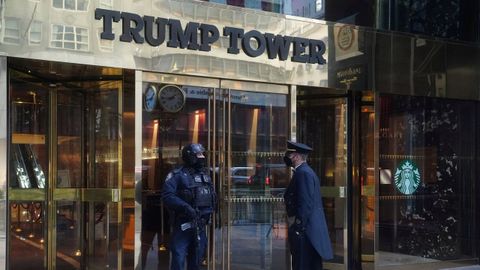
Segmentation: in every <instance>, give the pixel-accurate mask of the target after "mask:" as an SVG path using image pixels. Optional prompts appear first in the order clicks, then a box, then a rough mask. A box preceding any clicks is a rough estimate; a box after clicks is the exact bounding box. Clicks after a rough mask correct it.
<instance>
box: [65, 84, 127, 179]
mask: <svg viewBox="0 0 480 270" xmlns="http://www.w3.org/2000/svg"><path fill="white" fill-rule="evenodd" d="M119 86H120V83H118V82H109V83H105V84H103V85H102V90H100V91H71V90H68V89H65V91H58V95H57V96H58V97H57V99H58V105H57V111H58V112H59V114H58V116H57V119H58V120H57V136H58V145H57V149H58V165H57V166H58V171H57V187H63V188H69V187H95V188H115V187H117V186H118V133H119V122H118V121H119V120H118V117H119V113H118V101H117V97H118V87H119ZM89 161H94V162H89ZM85 168H87V169H86V170H85Z"/></svg>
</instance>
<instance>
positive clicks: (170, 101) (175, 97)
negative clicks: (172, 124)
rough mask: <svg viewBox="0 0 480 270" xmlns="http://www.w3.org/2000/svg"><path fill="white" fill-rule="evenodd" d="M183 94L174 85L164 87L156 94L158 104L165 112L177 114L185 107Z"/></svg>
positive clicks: (180, 89)
mask: <svg viewBox="0 0 480 270" xmlns="http://www.w3.org/2000/svg"><path fill="white" fill-rule="evenodd" d="M185 98H186V96H185V92H184V91H183V90H182V88H180V87H178V86H176V85H166V86H164V87H162V88H161V89H160V91H159V93H158V102H159V103H160V106H162V108H163V109H164V110H165V111H167V112H178V111H180V110H181V109H182V108H183V106H184V105H185Z"/></svg>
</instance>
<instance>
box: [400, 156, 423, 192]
mask: <svg viewBox="0 0 480 270" xmlns="http://www.w3.org/2000/svg"><path fill="white" fill-rule="evenodd" d="M394 179H395V186H396V187H397V189H398V191H400V192H401V193H403V194H405V195H410V194H413V193H414V192H415V191H416V190H417V188H418V186H419V185H420V172H419V171H418V167H417V166H416V165H415V163H413V162H412V161H410V160H404V161H402V163H400V166H398V168H397V170H396V171H395V176H394Z"/></svg>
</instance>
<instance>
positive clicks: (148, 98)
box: [143, 85, 157, 112]
mask: <svg viewBox="0 0 480 270" xmlns="http://www.w3.org/2000/svg"><path fill="white" fill-rule="evenodd" d="M155 106H157V88H156V87H155V86H153V85H149V86H148V87H147V89H145V93H144V95H143V107H144V108H145V110H146V111H147V112H151V111H153V110H154V109H155Z"/></svg>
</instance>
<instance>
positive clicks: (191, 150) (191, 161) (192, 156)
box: [182, 143, 205, 167]
mask: <svg viewBox="0 0 480 270" xmlns="http://www.w3.org/2000/svg"><path fill="white" fill-rule="evenodd" d="M204 152H205V148H203V146H202V145H201V144H199V143H191V144H188V145H186V146H184V147H183V149H182V160H183V162H185V165H187V166H189V167H194V166H195V165H197V163H198V158H197V154H198V153H204Z"/></svg>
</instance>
